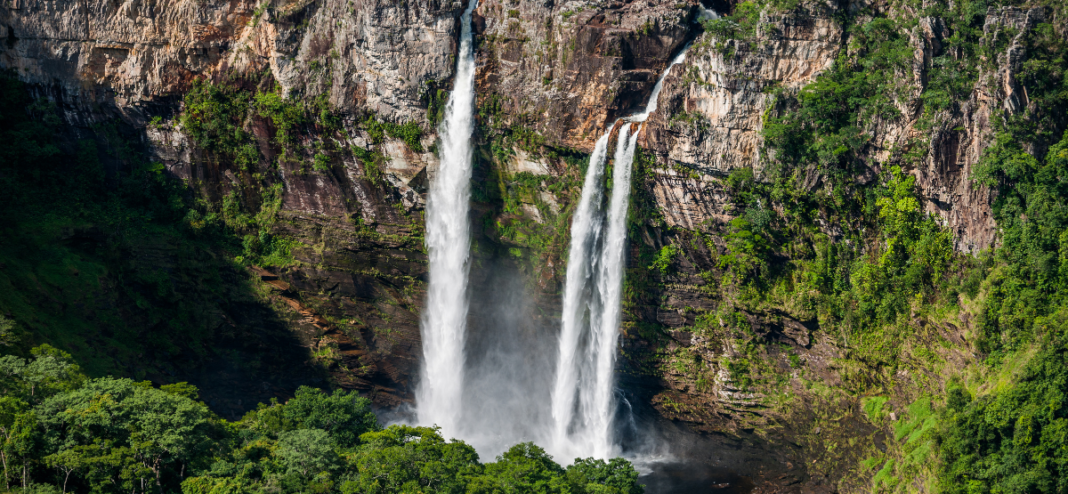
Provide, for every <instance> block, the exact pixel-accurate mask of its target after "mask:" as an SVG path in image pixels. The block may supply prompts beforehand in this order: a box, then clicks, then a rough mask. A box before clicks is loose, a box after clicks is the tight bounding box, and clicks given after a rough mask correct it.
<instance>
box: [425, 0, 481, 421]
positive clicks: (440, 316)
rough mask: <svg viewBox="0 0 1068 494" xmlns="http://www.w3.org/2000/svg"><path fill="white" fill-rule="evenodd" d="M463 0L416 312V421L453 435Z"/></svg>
mask: <svg viewBox="0 0 1068 494" xmlns="http://www.w3.org/2000/svg"><path fill="white" fill-rule="evenodd" d="M477 5H478V0H471V3H470V4H468V6H467V10H465V11H464V13H463V16H462V17H461V22H462V28H461V31H460V50H459V53H458V54H457V62H456V82H455V84H454V86H453V90H452V93H451V94H449V101H448V103H447V105H446V107H445V118H444V120H442V122H441V126H440V127H439V129H438V132H439V134H440V135H441V154H440V157H441V165H440V167H439V168H438V172H437V174H436V176H434V177H433V181H432V182H431V184H430V193H429V196H428V197H427V207H426V243H427V250H428V251H429V255H430V284H429V287H428V288H427V304H426V311H425V312H424V313H423V320H422V335H423V369H422V373H421V376H420V377H421V380H420V382H419V388H418V390H417V391H416V406H417V410H418V417H419V422H420V423H422V424H427V425H430V424H436V425H438V426H441V429H442V433H443V435H445V437H449V436H450V435H453V436H455V435H456V434H457V432H458V426H459V423H460V419H461V417H462V415H461V414H462V409H461V396H462V394H463V387H464V386H463V381H464V340H465V335H464V333H465V330H466V319H467V307H468V302H467V274H468V256H469V253H470V248H471V238H470V237H471V235H470V226H469V224H468V218H467V216H468V208H469V202H470V197H471V135H472V132H473V130H474V113H475V112H474V107H475V53H474V38H473V35H472V32H471V13H472V11H474V9H475V7H476V6H477Z"/></svg>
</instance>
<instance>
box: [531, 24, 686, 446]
mask: <svg viewBox="0 0 1068 494" xmlns="http://www.w3.org/2000/svg"><path fill="white" fill-rule="evenodd" d="M687 50H689V45H687V46H685V47H683V49H682V51H681V52H680V53H679V54H678V55H677V56H676V57H675V58H674V59H673V60H672V61H671V63H670V64H669V65H668V67H667V69H665V70H664V73H663V74H662V75H661V76H660V78H659V79H658V80H657V82H656V85H655V86H653V91H652V93H650V95H649V102H648V103H647V104H646V106H645V108H644V109H643V110H642V111H641V112H640V113H638V114H635V115H631V116H627V117H623V118H620V119H618V120H616V121H615V122H613V123H612V126H610V127H609V128H608V129H607V131H606V132H605V133H604V135H602V136H601V137H600V139H598V140H597V143H596V145H595V146H594V150H593V153H592V154H591V155H590V164H589V168H588V169H587V171H586V177H585V181H584V183H583V186H582V197H581V199H580V200H579V205H578V208H577V209H576V210H575V215H574V217H573V218H572V223H571V246H570V251H569V253H568V265H567V279H566V282H565V285H564V301H563V315H562V319H561V332H560V341H559V349H558V360H557V368H556V379H555V383H554V386H553V391H552V420H553V424H552V439H551V442H550V449H551V450H552V452H553V454H554V456H556V457H557V458H560V459H570V458H576V457H588V456H593V457H595V458H603V459H607V458H610V457H613V456H618V455H619V454H620V453H621V451H620V446H619V444H618V441H617V440H616V438H615V437H614V436H615V434H614V424H613V420H614V417H615V415H616V409H617V408H618V403H617V399H616V389H615V362H616V354H617V352H618V348H617V347H618V343H619V330H620V322H621V316H622V295H623V270H624V268H625V267H626V245H627V232H626V219H627V207H628V205H629V202H630V187H631V182H630V181H631V166H632V164H633V161H634V153H635V148H636V146H637V141H638V135H639V133H640V132H641V130H642V124H643V123H644V122H645V120H646V119H648V118H649V115H651V114H652V113H653V112H654V111H656V108H657V99H658V98H659V97H660V91H661V90H662V89H663V85H664V79H665V78H666V77H667V75H668V74H669V73H670V72H671V68H672V67H674V66H675V65H677V64H679V63H680V62H682V61H683V60H685V59H686V52H687ZM620 123H622V126H620V129H619V133H618V136H617V138H616V139H617V140H616V150H615V156H614V168H613V173H612V194H611V198H610V200H609V204H608V209H607V211H605V209H604V207H603V206H602V203H603V202H604V201H603V198H604V173H605V164H606V161H607V157H608V153H607V149H608V145H609V140H610V139H611V135H612V132H613V130H614V129H615V127H616V126H617V125H618V124H620ZM632 131H633V132H632Z"/></svg>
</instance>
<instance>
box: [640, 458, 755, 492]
mask: <svg viewBox="0 0 1068 494" xmlns="http://www.w3.org/2000/svg"><path fill="white" fill-rule="evenodd" d="M642 466H643V467H644V468H642V470H643V474H642V475H641V476H640V477H639V478H638V482H639V483H641V484H642V485H644V486H645V494H742V493H748V492H750V491H752V489H753V485H752V483H751V482H749V480H748V479H746V478H744V477H741V476H739V475H737V474H735V473H732V472H730V471H728V470H724V469H722V468H716V467H714V466H712V465H709V464H707V463H703V462H699V461H685V460H684V461H669V462H661V463H652V464H645V465H642Z"/></svg>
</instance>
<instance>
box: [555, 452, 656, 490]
mask: <svg viewBox="0 0 1068 494" xmlns="http://www.w3.org/2000/svg"><path fill="white" fill-rule="evenodd" d="M567 479H568V481H569V482H571V485H573V486H574V487H575V488H576V490H577V491H579V492H583V491H585V492H587V493H591V494H592V493H594V492H598V493H599V492H605V493H619V494H642V493H643V492H645V488H644V487H642V485H641V484H639V483H638V471H637V470H635V469H634V466H633V465H631V464H630V462H629V461H627V460H624V459H623V458H612V459H611V460H609V461H608V463H605V461H604V460H596V459H593V458H585V459H582V458H578V459H576V460H575V463H574V464H572V465H571V466H569V467H567Z"/></svg>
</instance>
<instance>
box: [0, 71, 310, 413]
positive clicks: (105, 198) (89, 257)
mask: <svg viewBox="0 0 1068 494" xmlns="http://www.w3.org/2000/svg"><path fill="white" fill-rule="evenodd" d="M0 84H2V85H3V89H4V91H2V96H0V114H3V115H4V119H3V121H2V123H0V142H2V144H0V182H2V188H3V190H5V191H8V192H6V193H5V194H4V199H3V200H2V202H0V313H2V314H4V315H5V316H7V317H9V318H11V319H13V320H15V321H16V322H17V324H18V327H19V333H20V334H19V335H18V337H19V339H20V342H19V343H18V344H17V346H16V347H15V348H13V349H12V350H13V351H14V352H16V353H19V352H25V351H26V350H27V349H28V348H30V347H31V346H35V345H39V344H43V343H48V344H51V345H53V346H55V347H57V348H60V349H62V350H65V351H68V352H70V353H71V354H72V355H73V356H74V358H75V359H76V360H77V361H78V362H79V363H80V364H81V365H82V367H83V369H84V370H85V371H86V372H87V373H88V374H89V375H91V376H94V377H95V376H104V375H114V376H121V377H130V378H133V379H136V380H150V381H152V382H153V383H155V384H157V385H158V384H166V383H173V382H180V381H188V382H190V383H192V384H194V385H196V386H198V387H199V388H200V390H201V398H202V399H203V400H204V401H205V402H206V403H208V404H209V405H211V407H212V409H213V410H215V411H216V412H218V413H220V414H221V415H223V416H224V417H227V418H231V419H234V418H239V417H240V416H241V415H242V414H243V413H244V412H245V411H247V410H250V409H252V408H254V407H255V405H256V403H258V402H264V401H268V400H269V399H270V398H274V397H278V398H286V397H288V396H290V395H291V394H292V393H293V391H294V390H295V389H296V387H298V386H299V385H301V384H309V385H323V384H325V382H324V380H323V378H324V374H323V373H322V371H321V370H320V369H319V368H318V367H317V366H316V365H314V364H310V363H309V356H310V355H309V352H308V349H307V348H306V347H305V346H304V343H302V342H301V341H300V338H298V336H297V335H295V334H294V333H292V332H290V331H289V330H288V329H287V326H286V322H285V321H284V320H283V319H282V318H280V317H279V315H278V313H277V312H276V310H275V309H274V307H272V303H271V300H270V299H269V298H268V297H267V296H265V294H264V293H263V292H262V291H261V290H260V288H259V287H258V286H257V281H256V279H255V278H254V277H252V276H250V274H249V273H248V272H246V271H245V269H244V268H243V267H242V266H241V265H239V264H237V263H235V262H234V261H233V259H234V258H235V255H236V253H239V252H241V250H240V249H241V245H240V243H239V242H238V241H237V240H236V239H235V238H233V237H232V236H230V235H227V233H226V231H225V229H220V228H215V227H211V226H206V224H205V222H204V221H202V220H203V218H202V217H201V221H200V223H198V222H197V215H196V214H193V213H191V212H192V211H195V210H194V209H193V208H192V203H193V200H192V197H190V196H189V194H188V192H187V190H186V189H185V187H184V186H183V185H182V184H181V183H179V182H178V181H177V180H174V179H172V178H170V177H168V176H167V175H166V174H165V173H164V172H163V171H162V167H161V166H158V165H153V164H151V163H148V162H147V160H146V159H145V158H144V153H143V151H142V149H141V137H140V135H141V133H140V132H138V131H136V130H134V129H132V128H130V127H129V126H127V125H125V124H122V123H120V122H121V121H120V120H118V119H117V118H113V116H109V115H105V114H94V115H91V116H90V117H89V118H87V120H89V121H90V122H91V123H85V124H78V125H70V124H67V123H64V122H63V121H62V120H61V119H60V117H59V115H60V114H61V111H60V110H61V109H62V110H64V111H68V112H74V113H76V112H77V109H75V108H63V106H62V105H63V103H62V100H61V99H60V98H59V97H58V95H55V94H51V95H49V94H47V93H43V92H42V91H43V90H41V89H40V88H35V90H36V91H38V92H39V95H45V96H51V98H43V97H42V98H33V97H31V96H30V93H29V92H28V91H27V88H26V87H25V86H24V85H23V84H22V83H20V82H18V81H17V79H15V77H14V76H13V75H11V74H3V75H0ZM56 102H58V104H57V103H56Z"/></svg>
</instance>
